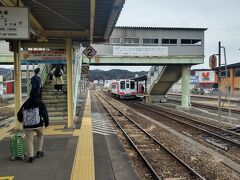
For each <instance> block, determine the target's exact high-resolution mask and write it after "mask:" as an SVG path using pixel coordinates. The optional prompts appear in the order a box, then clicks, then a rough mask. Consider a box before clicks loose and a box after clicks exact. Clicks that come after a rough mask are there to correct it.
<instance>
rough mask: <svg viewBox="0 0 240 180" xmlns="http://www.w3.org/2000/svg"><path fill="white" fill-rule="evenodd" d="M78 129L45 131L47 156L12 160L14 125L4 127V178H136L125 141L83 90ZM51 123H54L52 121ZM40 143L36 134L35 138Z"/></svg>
mask: <svg viewBox="0 0 240 180" xmlns="http://www.w3.org/2000/svg"><path fill="white" fill-rule="evenodd" d="M77 107H78V108H77V118H76V119H75V129H66V128H64V127H65V125H66V123H63V124H55V125H51V126H49V127H48V128H47V129H45V130H44V134H45V136H44V144H43V151H44V153H45V155H44V157H42V158H39V159H35V160H34V163H28V162H27V161H23V160H15V161H11V160H10V136H11V135H12V134H13V128H14V124H12V125H11V126H9V127H6V128H1V129H0V180H2V179H4V180H12V179H13V180H68V179H71V180H95V179H96V180H114V179H118V180H128V179H129V180H130V179H131V180H135V179H139V177H138V176H137V175H136V174H135V171H134V169H133V167H132V166H131V163H130V161H129V158H128V155H127V154H126V152H125V150H124V148H123V146H122V144H121V143H120V141H119V139H118V137H117V136H116V133H115V131H114V129H113V127H112V124H111V122H110V120H109V118H108V117H107V116H106V114H105V111H104V110H103V109H102V108H101V105H100V104H99V102H97V100H96V99H94V96H92V97H91V96H90V92H88V91H86V92H82V93H81V96H80V97H79V102H78V105H77ZM50 124H51V122H50ZM34 143H35V144H34V145H35V146H36V137H35V139H34Z"/></svg>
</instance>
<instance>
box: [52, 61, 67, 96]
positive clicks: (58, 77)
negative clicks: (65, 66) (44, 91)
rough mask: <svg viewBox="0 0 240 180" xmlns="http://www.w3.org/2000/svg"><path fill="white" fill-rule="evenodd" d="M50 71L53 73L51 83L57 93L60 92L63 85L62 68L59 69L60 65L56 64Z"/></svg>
mask: <svg viewBox="0 0 240 180" xmlns="http://www.w3.org/2000/svg"><path fill="white" fill-rule="evenodd" d="M51 73H52V74H53V83H54V88H55V89H56V90H57V92H58V93H62V92H63V89H62V86H63V85H64V81H63V78H62V76H63V70H62V69H61V67H60V65H57V66H56V67H55V68H54V69H53V70H52V71H51Z"/></svg>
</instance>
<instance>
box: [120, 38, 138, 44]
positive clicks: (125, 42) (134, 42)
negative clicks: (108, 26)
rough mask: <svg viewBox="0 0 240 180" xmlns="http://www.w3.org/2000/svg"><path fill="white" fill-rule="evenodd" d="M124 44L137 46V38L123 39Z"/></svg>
mask: <svg viewBox="0 0 240 180" xmlns="http://www.w3.org/2000/svg"><path fill="white" fill-rule="evenodd" d="M124 44H139V38H124Z"/></svg>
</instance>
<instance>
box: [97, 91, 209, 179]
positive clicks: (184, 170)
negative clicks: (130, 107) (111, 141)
mask: <svg viewBox="0 0 240 180" xmlns="http://www.w3.org/2000/svg"><path fill="white" fill-rule="evenodd" d="M95 95H96V96H97V98H98V99H99V101H100V102H101V104H102V105H103V107H104V108H105V109H106V110H107V112H108V113H109V114H110V115H111V117H112V119H113V120H114V121H115V123H116V124H117V125H118V127H119V129H121V131H122V132H123V134H124V135H125V136H126V138H127V139H128V141H129V142H130V143H131V144H132V146H133V147H134V149H135V150H136V152H138V154H139V156H140V157H141V158H142V160H143V161H144V163H145V164H146V166H147V167H148V169H149V170H150V172H151V174H152V177H153V179H164V178H185V179H205V178H204V177H203V176H201V175H200V174H199V173H198V172H196V171H195V170H194V169H193V168H191V167H190V166H189V165H187V164H186V163H185V162H183V161H182V160H181V159H180V158H179V157H178V156H177V155H175V154H174V153H173V152H171V151H170V150H168V149H167V148H166V147H165V146H164V145H163V144H161V143H160V142H159V141H158V140H156V139H155V138H154V137H153V136H151V135H150V134H149V133H148V132H146V131H145V130H144V129H142V128H141V127H140V126H139V125H138V124H136V123H135V122H134V121H133V120H132V119H131V118H130V117H128V116H127V115H125V114H124V113H123V112H122V111H121V110H120V109H118V108H117V107H115V105H114V104H112V103H110V102H108V101H107V100H105V99H104V97H103V96H100V95H99V94H96V93H95Z"/></svg>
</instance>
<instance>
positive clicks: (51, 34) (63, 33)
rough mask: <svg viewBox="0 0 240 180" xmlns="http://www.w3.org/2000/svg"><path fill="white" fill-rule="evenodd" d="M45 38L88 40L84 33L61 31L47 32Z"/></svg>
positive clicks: (87, 35) (86, 33) (87, 34)
mask: <svg viewBox="0 0 240 180" xmlns="http://www.w3.org/2000/svg"><path fill="white" fill-rule="evenodd" d="M46 34H47V37H48V38H49V39H51V38H60V39H61V38H89V33H88V32H86V31H63V30H47V31H46Z"/></svg>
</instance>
